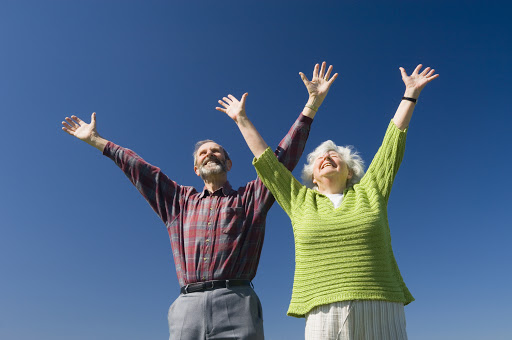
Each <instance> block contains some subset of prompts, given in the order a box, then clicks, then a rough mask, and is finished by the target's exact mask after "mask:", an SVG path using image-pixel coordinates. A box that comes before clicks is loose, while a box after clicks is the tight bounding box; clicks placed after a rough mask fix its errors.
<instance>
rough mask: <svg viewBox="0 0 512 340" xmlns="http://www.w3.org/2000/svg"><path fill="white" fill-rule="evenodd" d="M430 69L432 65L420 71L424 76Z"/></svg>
mask: <svg viewBox="0 0 512 340" xmlns="http://www.w3.org/2000/svg"><path fill="white" fill-rule="evenodd" d="M428 71H430V67H427V68H426V69H424V70H423V72H421V73H420V75H422V76H424V75H425V74H427V73H428Z"/></svg>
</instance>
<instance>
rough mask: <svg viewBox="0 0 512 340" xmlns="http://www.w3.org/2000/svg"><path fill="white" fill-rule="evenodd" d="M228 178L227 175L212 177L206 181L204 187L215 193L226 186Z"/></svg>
mask: <svg viewBox="0 0 512 340" xmlns="http://www.w3.org/2000/svg"><path fill="white" fill-rule="evenodd" d="M227 181H228V178H227V176H226V174H223V175H219V176H211V177H210V178H206V179H204V186H205V188H206V190H208V191H209V192H210V193H214V192H215V191H217V190H219V189H220V188H222V187H223V186H224V184H226V182H227Z"/></svg>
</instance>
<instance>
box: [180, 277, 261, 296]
mask: <svg viewBox="0 0 512 340" xmlns="http://www.w3.org/2000/svg"><path fill="white" fill-rule="evenodd" d="M231 286H252V284H251V281H249V280H213V281H205V282H196V283H189V284H188V285H186V286H183V287H181V289H180V292H181V294H188V293H195V292H204V291H205V290H213V289H217V288H229V287H231Z"/></svg>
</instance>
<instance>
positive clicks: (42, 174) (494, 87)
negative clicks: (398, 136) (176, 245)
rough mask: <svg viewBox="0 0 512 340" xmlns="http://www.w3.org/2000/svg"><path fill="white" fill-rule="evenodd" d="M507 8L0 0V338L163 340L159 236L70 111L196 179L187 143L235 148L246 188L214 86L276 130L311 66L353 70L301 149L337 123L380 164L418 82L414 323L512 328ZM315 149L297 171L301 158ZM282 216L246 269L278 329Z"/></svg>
mask: <svg viewBox="0 0 512 340" xmlns="http://www.w3.org/2000/svg"><path fill="white" fill-rule="evenodd" d="M508 13H510V5H509V4H508V3H506V2H493V3H491V4H489V3H486V2H483V1H415V2H406V1H387V2H377V1H366V2H356V1H337V2H335V1H326V2H311V1H282V2H276V1H274V2H271V1H258V2H256V1H251V2H245V3H244V2H235V1H232V2H226V1H215V2H207V1H204V2H197V1H188V2H183V1H182V2H177V1H111V0H103V1H95V0H89V1H4V2H2V4H1V6H0V47H1V48H0V115H1V117H2V118H1V120H0V126H1V130H2V133H0V152H1V154H2V156H3V166H2V167H0V183H1V187H2V189H1V190H2V193H3V195H1V196H0V231H1V236H0V271H1V279H0V292H1V294H0V338H1V339H12V340H24V339H44V340H46V339H49V340H50V339H51V340H54V339H66V340H68V339H73V340H75V339H76V340H81V339H109V340H110V339H126V340H129V339H166V338H167V337H168V329H167V309H168V307H169V305H170V303H171V302H172V301H173V300H174V299H175V297H176V296H177V295H178V288H179V287H178V283H177V279H176V273H175V270H174V264H173V260H172V254H171V250H170V244H169V239H168V235H167V233H166V230H165V227H164V225H163V224H162V223H161V221H160V220H159V219H158V217H157V216H156V214H154V212H153V211H152V210H151V208H150V207H149V206H148V205H147V204H146V203H145V201H144V200H143V199H142V197H140V195H139V194H138V192H137V191H136V190H135V188H133V187H132V185H131V184H130V183H129V182H128V180H127V179H126V178H125V176H124V175H123V174H122V172H121V171H120V170H119V169H118V168H117V167H116V166H115V165H114V164H113V162H112V161H110V160H109V159H107V158H106V157H103V156H102V155H101V154H100V153H99V152H98V151H97V150H96V149H93V148H91V147H89V146H88V145H86V144H85V143H83V142H80V141H78V140H76V139H74V138H72V137H71V136H69V135H67V134H66V133H64V132H63V131H61V129H60V122H61V121H62V120H63V118H64V117H65V116H69V115H71V114H76V115H78V116H80V117H82V118H83V119H84V120H89V118H90V114H91V112H93V111H95V112H97V119H98V131H99V132H100V134H101V135H102V136H104V137H105V138H107V139H109V140H112V141H114V142H115V143H117V144H120V145H122V146H125V147H128V148H131V149H133V150H135V151H136V152H137V153H139V154H140V155H141V156H142V157H144V158H145V159H146V160H147V161H149V162H151V163H153V164H155V165H158V166H159V167H161V168H162V169H163V170H164V172H165V173H166V174H167V175H168V176H169V177H171V178H172V179H174V180H176V181H177V182H178V183H180V184H183V185H193V186H196V187H197V188H202V182H201V180H200V179H199V178H198V177H197V176H195V174H194V173H193V164H192V158H191V152H192V149H193V144H194V143H195V141H197V140H200V139H205V138H211V139H214V140H216V141H218V142H219V143H221V144H223V145H224V146H225V147H226V148H227V149H228V151H229V152H230V154H231V158H232V159H233V162H234V166H233V169H232V171H231V173H230V174H229V179H230V182H231V183H232V184H233V186H236V187H237V186H240V185H243V184H244V183H245V182H246V181H249V180H252V179H254V178H255V176H256V175H255V171H254V169H253V167H252V165H251V160H252V157H251V153H250V151H249V149H248V148H247V147H246V146H245V143H244V141H243V139H242V137H241V135H240V133H239V132H238V130H237V128H236V126H235V124H234V123H233V122H232V121H231V120H230V119H229V118H228V117H227V116H225V115H224V114H222V113H221V112H218V111H215V109H214V108H215V106H217V100H218V99H220V98H221V97H222V96H224V95H226V94H228V93H231V94H233V95H235V96H237V97H240V96H241V94H242V93H244V92H246V91H247V92H249V97H248V101H247V111H248V114H249V116H250V118H251V119H252V121H253V123H254V124H255V125H256V127H257V128H258V129H259V130H260V132H261V133H262V135H263V136H264V138H265V139H266V141H267V143H268V144H269V145H273V146H275V145H276V144H277V143H278V142H279V141H280V139H281V138H282V137H283V136H284V135H285V134H286V132H287V131H288V129H289V127H290V126H291V124H292V123H293V121H294V120H295V118H296V117H297V115H298V114H299V113H300V111H301V109H302V107H303V105H304V104H305V102H306V100H307V92H306V90H305V88H304V85H303V84H302V81H301V80H300V78H299V76H298V72H299V71H302V72H304V73H306V75H307V76H308V77H310V76H311V71H312V69H313V66H314V64H315V63H316V62H321V61H324V60H325V61H327V62H328V63H330V64H333V65H334V68H335V71H336V72H338V73H339V74H340V76H339V78H338V79H337V80H336V82H335V83H334V85H333V87H332V88H331V91H330V93H329V95H328V97H327V99H326V101H325V102H324V105H323V106H322V108H321V110H320V111H319V113H318V114H317V116H316V117H315V122H314V123H313V127H312V132H311V135H310V138H309V141H308V145H307V147H306V153H308V152H310V151H312V149H313V148H314V147H316V146H317V145H318V144H319V143H321V142H322V141H324V140H326V139H332V140H334V141H336V142H337V143H338V144H341V145H346V144H351V145H354V146H355V147H356V149H357V150H359V151H360V153H361V154H362V156H363V158H364V159H365V160H366V162H367V163H369V162H370V161H371V159H372V157H373V155H374V153H375V152H376V150H377V148H378V147H379V145H380V142H381V140H382V137H383V134H384V132H385V129H386V127H387V124H388V122H389V119H391V117H392V116H393V114H394V111H395V109H396V107H397V106H398V104H399V102H400V98H401V96H402V94H403V90H404V86H403V83H402V80H401V77H400V72H399V70H398V67H399V66H403V67H405V68H406V70H407V71H409V72H410V71H412V70H413V69H414V67H415V66H416V65H417V64H418V63H423V64H424V65H429V66H432V67H434V68H435V69H436V70H437V71H438V72H439V74H440V77H439V79H436V80H435V81H434V82H432V83H431V84H429V85H428V86H427V87H426V89H425V90H424V91H423V93H422V95H421V97H420V99H419V101H418V105H417V108H416V111H415V114H414V116H413V119H412V123H411V126H410V130H409V135H408V141H407V150H406V155H405V159H404V162H403V163H402V167H401V169H400V172H399V174H398V177H397V180H396V181H395V185H394V188H393V193H392V195H391V200H390V204H389V219H390V226H391V233H392V238H393V240H392V242H393V248H394V251H395V256H396V258H397V261H398V264H399V266H400V270H401V272H402V275H403V276H404V279H405V282H406V284H407V285H408V287H409V289H410V290H411V292H412V294H413V295H414V297H415V298H416V301H414V302H413V303H411V304H410V305H409V306H407V307H406V317H407V329H408V333H409V338H410V339H510V338H511V337H512V332H511V331H510V327H509V325H508V322H509V320H508V319H509V316H510V311H509V305H510V303H511V302H512V294H511V292H510V286H511V283H512V282H511V281H512V280H511V273H510V269H509V268H510V261H511V260H512V258H511V255H510V250H509V249H510V245H509V243H510V240H511V237H512V232H511V226H512V223H511V221H510V215H509V212H510V207H509V206H510V202H511V199H510V196H509V195H510V191H511V189H512V183H511V182H512V181H511V177H510V173H511V170H512V161H511V160H510V155H511V153H510V150H509V148H510V146H511V142H512V138H511V132H512V118H511V111H510V103H509V98H510V92H511V90H512V88H511V85H510V79H509V78H510V74H511V66H510V58H511V56H512V53H511V52H512V51H511V49H512V41H511V40H512V39H511V35H510V32H512V27H511V26H512V25H511V24H510V23H509V22H510V20H509V19H510V17H509V15H508ZM304 158H305V157H303V158H302V160H301V162H300V165H299V166H298V167H297V170H296V171H295V174H296V175H298V174H299V173H300V168H301V166H302V164H303V163H304ZM293 269H294V250H293V238H292V232H291V227H290V222H289V220H288V218H287V216H286V215H285V214H284V213H283V212H282V210H281V209H280V207H279V206H277V205H275V206H274V207H273V208H272V210H271V211H270V213H269V215H268V218H267V234H266V239H265V245H264V248H263V253H262V257H261V261H260V266H259V270H258V275H257V276H256V280H255V282H254V284H255V287H256V291H257V293H258V294H259V296H260V299H261V300H262V304H263V309H264V325H265V331H266V337H267V339H270V340H273V339H277V340H279V339H285V340H287V339H301V338H303V332H304V320H303V319H295V318H291V317H288V316H286V310H287V308H288V303H289V299H290V295H291V287H292V280H293Z"/></svg>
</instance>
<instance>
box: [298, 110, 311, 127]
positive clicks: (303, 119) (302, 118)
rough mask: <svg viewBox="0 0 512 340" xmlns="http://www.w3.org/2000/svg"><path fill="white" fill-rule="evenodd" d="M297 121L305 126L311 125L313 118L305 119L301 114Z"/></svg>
mask: <svg viewBox="0 0 512 340" xmlns="http://www.w3.org/2000/svg"><path fill="white" fill-rule="evenodd" d="M298 121H299V122H301V123H304V124H306V125H311V123H313V118H310V117H306V116H304V115H303V114H302V112H301V113H300V115H299V119H298Z"/></svg>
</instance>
